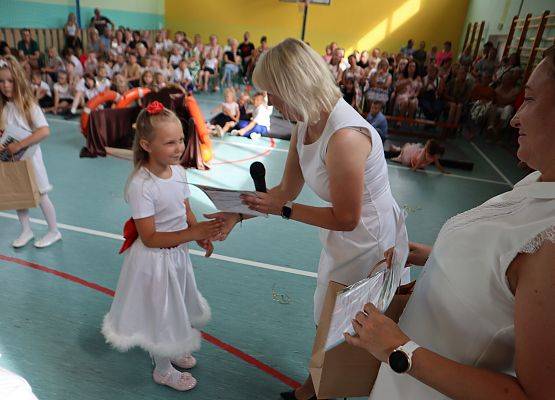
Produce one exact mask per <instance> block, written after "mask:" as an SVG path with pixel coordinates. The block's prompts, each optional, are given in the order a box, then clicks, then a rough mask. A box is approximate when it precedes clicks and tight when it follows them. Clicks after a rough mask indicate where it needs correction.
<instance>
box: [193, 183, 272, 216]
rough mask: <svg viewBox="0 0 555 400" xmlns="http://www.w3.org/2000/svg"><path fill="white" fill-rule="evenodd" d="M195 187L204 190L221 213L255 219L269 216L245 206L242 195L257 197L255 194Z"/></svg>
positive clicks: (202, 186)
mask: <svg viewBox="0 0 555 400" xmlns="http://www.w3.org/2000/svg"><path fill="white" fill-rule="evenodd" d="M194 186H196V187H198V188H199V189H200V190H202V191H203V192H204V193H205V194H206V195H207V196H208V198H209V199H210V200H211V201H212V203H214V205H215V206H216V208H217V209H218V210H219V211H224V212H232V213H240V214H245V215H252V216H255V217H267V216H268V214H264V213H261V212H258V211H254V210H251V209H250V208H248V207H247V206H246V205H245V204H243V200H241V195H243V194H250V195H256V193H255V192H249V191H242V190H229V189H220V188H215V187H211V186H204V185H194Z"/></svg>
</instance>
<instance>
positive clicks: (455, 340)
mask: <svg viewBox="0 0 555 400" xmlns="http://www.w3.org/2000/svg"><path fill="white" fill-rule="evenodd" d="M539 176H540V173H539V172H534V173H532V174H530V175H528V176H527V177H526V178H524V179H523V180H522V181H520V182H519V183H518V184H516V185H515V187H514V189H513V190H512V191H510V192H507V193H503V194H501V195H499V196H496V197H494V198H492V199H490V200H488V201H486V202H485V203H484V204H482V205H480V206H478V207H476V208H474V209H472V210H469V211H466V212H463V213H462V214H459V215H456V216H455V217H453V218H451V219H450V220H448V221H447V222H446V223H445V225H444V226H443V228H442V229H441V231H440V232H439V234H438V237H437V240H436V243H435V244H434V248H433V250H432V253H431V254H430V257H429V259H428V262H427V263H426V266H425V267H424V269H423V271H422V274H421V275H420V277H419V279H418V282H417V284H416V286H415V289H414V293H413V294H412V296H411V298H410V300H409V302H408V304H407V307H406V309H405V311H404V313H403V315H402V316H401V318H400V321H399V326H400V328H401V329H402V330H403V332H405V333H406V334H407V335H408V336H409V337H410V338H411V340H413V341H415V342H416V343H418V344H419V345H420V346H422V347H424V348H427V349H429V350H431V351H434V352H436V353H438V354H440V355H442V356H444V357H447V358H449V359H451V360H453V361H456V362H459V363H462V364H465V365H471V366H474V367H479V368H487V369H490V370H493V371H496V372H502V373H507V374H510V375H513V376H514V375H515V371H514V368H515V367H514V355H515V332H514V315H515V298H514V296H513V294H512V292H511V290H510V288H509V284H508V281H507V277H506V271H507V268H508V267H509V265H510V263H511V261H512V260H513V259H514V258H515V256H516V255H517V254H518V253H533V252H535V251H537V250H538V249H539V247H540V246H541V244H542V243H543V242H544V241H545V240H551V241H553V242H555V183H553V182H538V181H537V180H538V178H539ZM407 398H410V399H416V400H419V399H426V400H430V399H431V400H439V399H447V397H446V396H444V395H442V394H441V393H439V392H437V391H436V390H434V389H432V388H430V387H429V386H426V385H424V384H423V383H421V382H419V381H418V380H416V379H414V378H412V377H411V376H410V375H399V374H396V373H394V372H393V371H392V370H391V368H390V367H389V365H387V364H382V365H381V368H380V372H379V374H378V378H377V380H376V383H375V385H374V389H373V391H372V394H371V395H370V399H372V400H396V399H399V400H400V399H407Z"/></svg>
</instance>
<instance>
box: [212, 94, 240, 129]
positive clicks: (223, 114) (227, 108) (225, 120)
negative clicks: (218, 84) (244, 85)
mask: <svg viewBox="0 0 555 400" xmlns="http://www.w3.org/2000/svg"><path fill="white" fill-rule="evenodd" d="M235 100H236V98H235V90H234V89H233V88H227V89H225V90H224V102H223V103H221V104H220V105H219V106H218V107H217V108H216V111H219V113H218V114H217V115H216V116H215V117H214V118H212V119H211V120H210V123H211V124H212V125H215V127H214V130H215V135H216V136H219V137H223V136H224V135H225V133H226V132H227V131H229V130H230V129H231V128H233V127H234V126H235V125H236V124H237V121H239V116H240V112H239V104H237V102H236V101H235Z"/></svg>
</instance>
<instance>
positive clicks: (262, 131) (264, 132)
mask: <svg viewBox="0 0 555 400" xmlns="http://www.w3.org/2000/svg"><path fill="white" fill-rule="evenodd" d="M248 124H250V121H239V122H238V123H237V126H236V128H238V129H243V128H244V127H246V126H247V125H248ZM253 132H254V133H260V134H261V135H262V136H264V135H267V134H268V128H267V127H265V126H263V125H258V124H256V125H255V126H254V128H252V129H251V130H250V131H248V132H246V133H244V134H243V137H248V138H250V137H251V133H253Z"/></svg>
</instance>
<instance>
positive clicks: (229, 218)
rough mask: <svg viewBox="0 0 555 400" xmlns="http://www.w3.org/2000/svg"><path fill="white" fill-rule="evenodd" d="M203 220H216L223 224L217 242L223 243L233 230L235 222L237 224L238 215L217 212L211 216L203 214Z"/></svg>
mask: <svg viewBox="0 0 555 400" xmlns="http://www.w3.org/2000/svg"><path fill="white" fill-rule="evenodd" d="M204 218H209V219H217V220H220V221H222V222H223V228H222V232H221V234H220V236H218V240H220V241H224V240H225V239H226V238H227V235H229V233H230V232H231V231H232V230H233V228H234V227H235V225H236V224H237V222H239V220H240V218H239V214H237V213H227V212H217V213H213V214H204Z"/></svg>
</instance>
